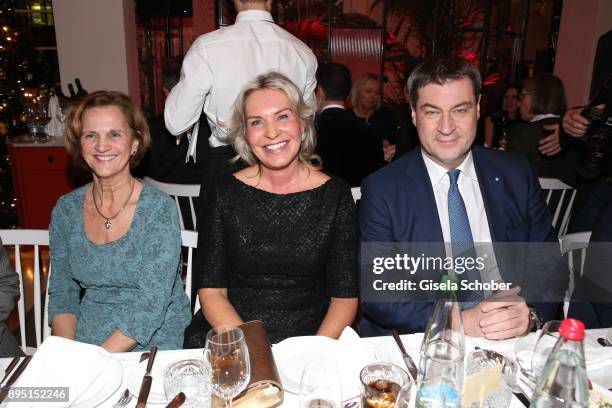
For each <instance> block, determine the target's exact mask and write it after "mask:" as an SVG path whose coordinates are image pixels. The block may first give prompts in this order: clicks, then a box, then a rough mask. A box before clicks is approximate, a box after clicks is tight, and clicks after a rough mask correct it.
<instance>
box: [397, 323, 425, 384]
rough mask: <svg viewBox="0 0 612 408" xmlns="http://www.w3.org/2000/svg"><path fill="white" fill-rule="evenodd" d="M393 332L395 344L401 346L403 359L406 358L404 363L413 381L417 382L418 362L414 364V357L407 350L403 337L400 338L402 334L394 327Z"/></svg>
mask: <svg viewBox="0 0 612 408" xmlns="http://www.w3.org/2000/svg"><path fill="white" fill-rule="evenodd" d="M391 333H392V334H393V339H394V340H395V344H397V347H398V348H399V351H400V353H401V354H402V360H404V364H406V368H407V369H408V372H409V373H410V376H411V377H412V381H413V382H414V383H415V384H416V381H417V372H418V370H417V367H416V364H414V360H413V359H412V357H410V354H408V353H407V352H406V349H405V348H404V343H402V339H401V338H400V335H399V333H398V332H397V330H395V329H393V330H392V331H391Z"/></svg>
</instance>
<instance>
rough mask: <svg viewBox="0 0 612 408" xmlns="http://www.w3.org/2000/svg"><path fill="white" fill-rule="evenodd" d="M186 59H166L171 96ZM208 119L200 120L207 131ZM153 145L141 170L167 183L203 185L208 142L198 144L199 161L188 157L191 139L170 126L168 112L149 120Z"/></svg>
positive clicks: (165, 80)
mask: <svg viewBox="0 0 612 408" xmlns="http://www.w3.org/2000/svg"><path fill="white" fill-rule="evenodd" d="M181 64H182V58H174V59H170V60H168V61H166V63H165V64H164V69H163V71H162V90H163V92H164V95H166V96H168V94H169V93H170V90H171V89H172V87H174V85H176V84H177V83H178V81H179V78H180V76H181ZM206 126H207V125H206V120H203V121H200V129H201V130H202V132H205V130H207V129H205V128H206ZM149 129H150V133H151V147H150V149H149V151H148V152H147V154H146V155H145V157H144V158H143V160H142V163H141V164H140V166H139V168H138V169H137V170H138V171H139V172H142V173H143V175H145V176H149V177H151V178H154V179H155V180H157V181H161V182H164V183H176V184H199V183H200V181H201V180H202V172H203V171H204V166H205V164H206V159H207V156H208V150H209V147H208V145H207V144H206V143H199V144H198V145H197V156H196V157H197V159H198V161H197V162H194V161H193V160H192V159H191V157H189V158H188V157H187V149H188V148H189V140H187V138H186V137H183V138H177V137H176V136H174V135H172V134H171V133H170V132H168V130H167V129H166V124H165V123H164V115H163V114H160V115H157V116H155V117H154V118H151V119H150V120H149Z"/></svg>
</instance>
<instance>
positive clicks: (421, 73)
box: [406, 55, 482, 109]
mask: <svg viewBox="0 0 612 408" xmlns="http://www.w3.org/2000/svg"><path fill="white" fill-rule="evenodd" d="M465 77H467V78H468V79H469V80H470V82H471V83H472V88H473V90H474V96H475V97H476V100H478V97H480V90H481V88H482V79H481V77H480V72H478V70H477V69H476V67H475V66H474V65H472V64H471V63H470V62H469V61H468V60H466V59H463V58H460V57H455V56H451V55H443V56H435V57H430V58H427V59H426V60H425V61H423V62H421V63H420V64H419V65H417V66H416V68H415V69H414V70H413V71H412V72H411V73H410V76H409V77H408V82H407V83H406V86H407V88H408V90H409V93H410V104H411V105H412V108H413V109H416V104H417V101H418V100H419V90H420V89H421V88H424V87H425V86H426V85H429V84H437V85H444V84H445V83H447V82H448V81H455V80H457V79H462V78H465Z"/></svg>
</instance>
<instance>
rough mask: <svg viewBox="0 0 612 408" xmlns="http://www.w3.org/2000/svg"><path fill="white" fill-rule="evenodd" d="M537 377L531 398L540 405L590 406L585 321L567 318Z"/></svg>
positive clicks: (557, 407)
mask: <svg viewBox="0 0 612 408" xmlns="http://www.w3.org/2000/svg"><path fill="white" fill-rule="evenodd" d="M559 335H560V337H559V340H557V343H556V344H555V346H554V347H553V349H552V351H551V353H550V355H549V356H548V359H547V360H546V364H545V365H544V368H543V369H542V373H541V374H540V376H539V377H538V379H537V383H536V388H535V391H534V393H533V396H532V399H531V406H532V407H536V408H561V407H563V408H566V407H576V408H577V407H581V408H582V407H584V408H586V407H588V405H589V387H588V378H587V372H586V363H585V358H584V346H583V344H582V342H583V340H584V336H585V333H584V323H582V322H581V321H580V320H576V319H565V320H563V322H561V327H560V328H559Z"/></svg>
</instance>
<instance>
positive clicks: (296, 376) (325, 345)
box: [272, 336, 341, 394]
mask: <svg viewBox="0 0 612 408" xmlns="http://www.w3.org/2000/svg"><path fill="white" fill-rule="evenodd" d="M340 353H341V347H340V344H339V343H338V341H337V340H333V339H330V338H329V337H324V336H303V337H290V338H288V339H286V340H283V341H281V342H280V343H278V344H275V345H274V346H273V347H272V354H274V361H275V362H276V367H277V368H278V372H279V374H280V377H281V382H282V384H283V388H284V389H285V391H289V392H291V393H294V394H299V393H300V382H301V381H302V371H304V365H305V364H306V363H307V362H308V361H312V360H318V359H325V360H327V361H332V360H335V357H337V356H338V355H340Z"/></svg>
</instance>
